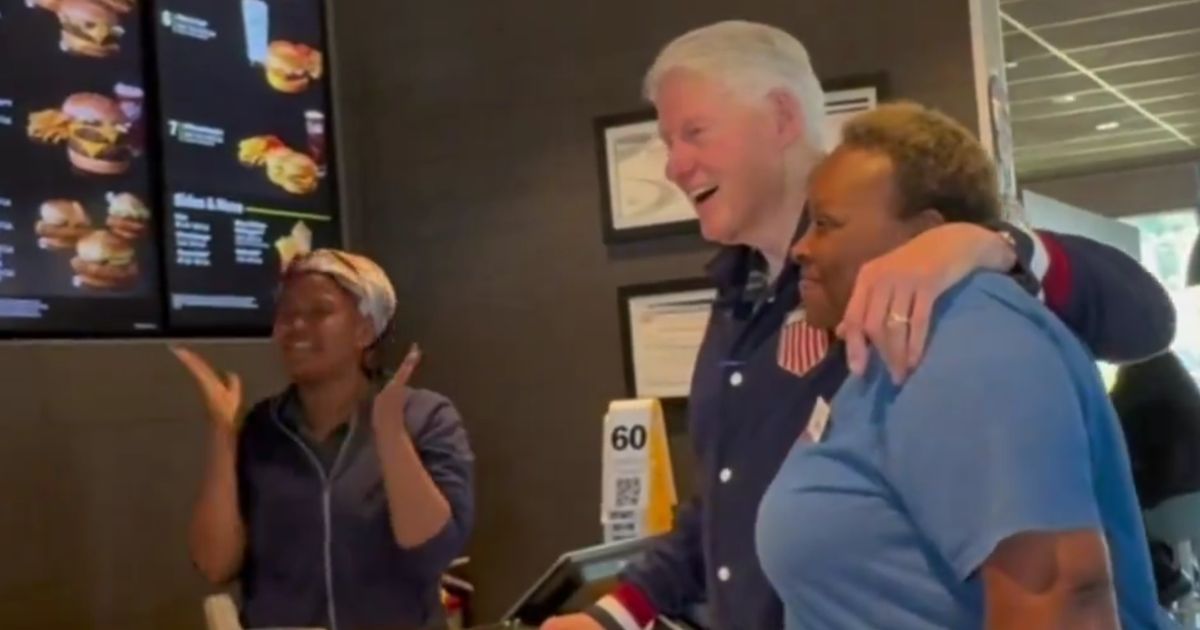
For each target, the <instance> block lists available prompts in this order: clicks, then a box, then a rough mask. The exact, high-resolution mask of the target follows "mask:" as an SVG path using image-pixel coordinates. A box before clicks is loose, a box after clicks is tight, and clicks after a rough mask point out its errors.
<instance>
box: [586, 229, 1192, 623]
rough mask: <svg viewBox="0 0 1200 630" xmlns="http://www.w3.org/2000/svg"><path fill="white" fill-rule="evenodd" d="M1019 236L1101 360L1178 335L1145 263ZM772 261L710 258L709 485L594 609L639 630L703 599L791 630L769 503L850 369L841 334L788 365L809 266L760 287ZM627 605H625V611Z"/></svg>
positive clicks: (703, 351) (718, 612) (1072, 240)
mask: <svg viewBox="0 0 1200 630" xmlns="http://www.w3.org/2000/svg"><path fill="white" fill-rule="evenodd" d="M803 227H804V226H803V225H802V226H801V231H802V230H803ZM1014 237H1017V238H1018V239H1022V238H1023V239H1026V240H1025V241H1024V242H1021V241H1020V240H1019V242H1018V247H1017V249H1018V253H1019V257H1020V260H1021V262H1022V264H1023V265H1024V266H1025V268H1026V269H1029V270H1030V271H1031V272H1036V276H1037V277H1036V279H1034V280H1033V282H1031V283H1026V284H1030V285H1031V286H1030V289H1031V290H1037V289H1038V286H1037V285H1038V281H1040V282H1041V288H1042V289H1044V290H1045V300H1046V303H1047V304H1048V305H1049V306H1050V307H1051V309H1052V310H1054V312H1055V313H1056V314H1057V315H1058V316H1059V317H1060V318H1061V319H1062V320H1063V321H1064V323H1066V324H1067V325H1068V327H1069V328H1071V329H1072V330H1073V331H1074V332H1075V333H1076V334H1077V335H1079V336H1080V338H1081V339H1082V341H1083V342H1084V343H1085V345H1087V346H1088V347H1089V348H1090V349H1091V350H1092V351H1093V352H1094V353H1095V354H1096V355H1097V356H1098V357H1100V358H1103V359H1108V360H1113V361H1125V360H1131V359H1138V358H1143V357H1147V356H1151V355H1153V354H1156V353H1158V352H1160V351H1162V350H1164V349H1165V348H1166V347H1167V346H1168V345H1169V344H1170V342H1171V339H1172V338H1173V337H1174V330H1175V315H1174V309H1173V307H1172V306H1171V303H1170V301H1169V298H1168V297H1167V294H1166V292H1165V290H1164V289H1163V288H1162V286H1161V285H1160V284H1159V283H1158V282H1157V281H1156V280H1155V279H1154V278H1153V277H1152V276H1151V275H1149V273H1147V272H1146V271H1145V270H1144V269H1143V268H1142V267H1141V265H1140V264H1139V263H1138V262H1137V261H1135V260H1133V259H1132V258H1129V257H1128V256H1126V255H1125V254H1123V253H1121V252H1120V251H1118V250H1116V249H1114V248H1111V247H1108V246H1106V245H1103V244H1100V243H1097V242H1095V241H1092V240H1089V239H1086V238H1079V237H1073V236H1067V235H1059V234H1045V233H1042V234H1040V241H1039V244H1040V245H1043V247H1044V249H1043V248H1034V244H1033V243H1031V242H1028V241H1029V239H1032V238H1038V237H1034V236H1028V235H1025V234H1024V233H1021V234H1014ZM1035 249H1036V253H1035ZM1047 250H1048V251H1047ZM1047 258H1048V262H1049V268H1048V269H1047V268H1046V267H1047ZM1039 260H1040V262H1039ZM761 266H762V261H761V257H760V256H759V255H758V254H757V253H755V252H753V251H752V250H751V249H750V248H747V247H727V248H725V249H723V250H722V252H721V253H720V254H719V255H718V256H717V258H716V259H714V261H713V262H712V263H711V264H710V266H709V274H710V275H711V277H712V279H713V281H714V283H715V284H716V286H717V288H718V297H717V301H716V303H715V304H714V307H713V311H712V315H711V316H710V318H709V323H708V329H707V332H706V333H705V337H704V341H703V343H702V345H701V347H700V352H699V356H698V358H697V361H696V368H695V373H694V375H693V378H692V385H691V394H690V398H689V404H688V414H689V433H690V437H691V443H692V447H693V449H694V452H695V454H696V457H697V467H696V471H695V474H696V487H697V492H696V494H695V496H694V497H693V498H692V499H691V501H689V502H688V503H686V504H685V505H683V506H681V508H680V510H679V513H678V515H677V518H676V523H675V528H674V529H673V531H671V532H670V533H669V534H667V535H665V536H663V537H662V538H661V540H660V541H659V542H657V543H656V545H655V546H654V547H653V548H652V549H651V550H650V551H649V552H648V553H647V554H646V556H645V557H644V558H643V559H641V560H640V561H639V562H637V563H634V564H633V565H631V566H630V568H629V569H627V570H626V572H625V574H624V575H623V584H622V586H621V587H620V588H618V590H617V591H616V592H615V593H614V595H613V596H612V597H609V598H605V600H602V602H601V603H600V605H599V606H598V609H599V610H597V609H593V611H592V612H591V614H592V615H593V617H595V618H596V619H597V620H598V621H600V622H601V624H602V625H604V626H606V627H609V628H617V627H619V628H629V627H636V626H639V625H641V622H643V621H644V620H645V619H646V618H647V617H650V618H652V617H653V615H654V614H663V615H667V616H674V617H680V618H687V616H688V614H689V612H690V611H691V609H692V607H693V606H694V605H696V604H699V603H706V604H707V609H708V610H707V612H708V617H709V619H708V621H709V622H710V623H711V627H712V628H715V629H717V630H762V629H765V628H781V627H783V617H782V605H781V604H780V602H779V599H778V597H777V596H776V595H775V592H774V590H773V589H772V588H771V586H770V584H769V583H768V582H767V580H766V577H765V576H764V574H763V572H762V568H761V567H760V566H759V563H758V558H757V556H756V554H755V546H754V526H755V518H756V515H757V513H758V504H759V502H760V501H761V499H762V496H763V493H764V492H765V491H766V488H767V486H768V485H770V483H771V481H772V479H774V477H775V474H776V473H777V472H778V469H779V466H780V464H781V463H782V462H783V460H784V458H785V456H786V455H787V453H788V451H789V450H790V449H791V447H792V445H793V444H794V443H795V441H796V439H797V437H798V436H799V435H800V434H801V432H802V431H803V430H804V428H805V425H806V424H807V422H808V418H809V417H810V416H811V415H812V411H813V405H814V404H815V402H816V400H817V398H818V397H821V398H824V399H825V400H832V399H833V395H834V394H835V393H836V392H837V390H838V388H840V387H841V385H842V382H843V381H844V380H845V378H846V376H847V369H846V365H845V363H846V362H845V356H844V350H843V348H842V344H840V343H838V344H833V346H832V347H831V349H830V351H829V353H828V354H827V355H825V357H824V359H823V360H821V361H820V362H819V363H818V364H816V365H815V367H811V368H810V369H808V370H807V372H805V373H804V374H803V375H802V376H800V375H797V374H795V373H793V372H791V371H788V370H786V369H784V368H783V367H781V365H780V362H781V353H780V332H781V329H782V328H783V327H784V324H785V322H787V319H788V316H789V315H790V314H791V313H793V312H794V311H796V309H797V308H798V307H799V306H800V295H799V290H798V286H797V280H798V278H799V267H798V266H796V265H795V264H792V263H789V264H788V265H787V266H786V267H785V268H784V270H783V271H782V272H781V274H780V277H779V278H778V279H777V281H776V282H775V283H774V284H772V285H771V286H758V288H757V289H756V288H755V285H756V284H757V285H761V284H762V282H761V280H758V281H756V280H755V278H756V277H757V278H759V279H761V277H762V275H763V274H762V272H761ZM1038 267H1041V268H1040V269H1038ZM979 334H981V335H985V334H987V331H982V330H981V331H979ZM1012 369H1014V370H1019V369H1021V366H1012ZM795 525H796V527H804V523H800V522H797V523H796V524H795ZM614 605H615V606H618V607H620V608H621V609H622V610H620V611H619V612H618V613H617V614H616V615H614V614H612V613H613V608H614ZM635 620H636V623H629V622H631V621H635Z"/></svg>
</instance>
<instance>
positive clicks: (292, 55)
mask: <svg viewBox="0 0 1200 630" xmlns="http://www.w3.org/2000/svg"><path fill="white" fill-rule="evenodd" d="M264 67H265V68H266V73H267V83H269V84H270V85H271V87H272V88H274V89H275V90H278V91H280V92H283V93H285V94H297V93H299V92H303V91H304V90H305V89H307V88H308V85H309V83H311V82H312V81H316V80H319V79H320V78H321V72H322V61H321V51H319V50H317V49H315V48H312V47H310V46H306V45H304V44H294V43H292V42H286V41H274V42H271V45H270V46H269V47H268V48H267V62H266V63H265V64H264Z"/></svg>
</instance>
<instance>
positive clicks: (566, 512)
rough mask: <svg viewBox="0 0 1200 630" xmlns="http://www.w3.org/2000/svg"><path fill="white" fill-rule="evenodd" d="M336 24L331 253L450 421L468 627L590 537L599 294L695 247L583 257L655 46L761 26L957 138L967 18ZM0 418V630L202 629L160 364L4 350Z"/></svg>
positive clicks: (824, 8) (187, 416)
mask: <svg viewBox="0 0 1200 630" xmlns="http://www.w3.org/2000/svg"><path fill="white" fill-rule="evenodd" d="M337 4H338V12H337V15H336V17H337V21H336V25H335V37H336V38H337V40H338V42H339V44H340V46H339V50H338V52H339V53H340V54H339V55H338V56H337V57H336V59H335V62H336V64H337V67H336V68H335V74H337V76H339V77H340V85H339V90H340V94H339V105H340V118H341V122H342V128H341V132H342V134H343V136H342V137H343V138H344V142H343V148H344V149H345V152H344V156H345V159H346V162H345V166H346V183H347V185H348V188H349V190H348V193H349V199H350V202H351V204H352V207H353V209H354V215H353V217H352V221H351V222H350V226H349V227H350V232H351V235H352V236H353V237H354V238H355V241H356V242H357V243H359V244H361V245H362V247H363V248H364V249H365V250H366V251H367V253H369V254H372V255H375V256H377V257H378V258H379V259H380V260H381V261H382V262H383V263H384V264H385V265H386V266H387V268H388V270H389V271H390V272H391V273H392V274H394V277H395V279H396V282H397V285H398V289H399V291H400V295H401V296H402V297H401V299H402V303H401V324H402V329H403V330H404V331H405V332H406V333H407V334H408V336H410V337H412V338H414V339H417V340H419V341H420V342H421V343H422V344H423V345H424V346H425V348H426V350H427V355H426V356H427V360H426V362H425V363H424V364H423V365H422V367H421V369H420V372H419V374H418V380H420V381H421V382H422V384H425V385H427V386H431V387H434V388H436V389H439V390H442V391H444V392H445V393H447V394H449V395H450V396H451V397H453V398H454V400H455V401H456V402H457V403H458V404H459V406H460V407H461V408H462V410H463V412H464V414H465V416H466V418H467V421H468V423H469V428H470V431H471V434H472V438H473V442H474V446H475V448H476V450H477V452H478V456H479V485H478V491H479V523H478V528H477V534H476V536H475V540H474V543H473V545H472V549H471V553H472V556H473V561H472V565H473V568H474V574H475V577H476V578H477V580H478V581H479V587H480V589H481V591H480V604H481V605H482V612H483V613H484V614H485V615H486V616H492V615H495V614H498V613H499V612H500V611H501V610H502V608H503V607H504V606H505V605H507V604H508V603H509V602H510V601H511V600H512V599H513V598H514V597H515V596H516V595H517V594H518V592H519V590H520V589H521V588H522V587H523V586H524V585H526V584H527V583H528V582H529V581H530V580H531V579H532V578H533V577H534V576H535V575H536V574H537V573H538V572H539V571H540V570H542V568H543V567H544V566H545V565H546V564H547V563H548V562H550V561H551V559H552V558H553V557H555V556H556V555H557V554H559V553H560V552H561V551H563V550H565V549H568V548H572V547H576V546H580V545H583V544H588V543H592V542H596V541H597V539H598V537H599V527H598V524H597V514H598V503H599V422H600V417H601V415H602V414H603V413H604V410H605V406H606V403H607V401H608V400H609V399H612V398H617V397H620V396H622V395H623V393H624V387H623V379H622V371H621V356H622V354H621V352H622V350H621V347H620V342H619V339H618V328H617V318H616V302H615V293H616V288H617V287H618V286H620V285H622V284H625V283H632V282H642V281H650V280H659V279H667V278H676V277H683V276H692V275H696V274H697V273H698V272H699V270H700V269H701V266H702V264H703V262H704V261H705V260H706V259H707V257H708V256H709V252H708V251H707V250H706V249H705V248H703V247H702V246H701V245H700V244H699V243H698V242H697V241H695V240H694V239H686V238H685V239H673V240H668V241H658V242H653V243H648V244H645V245H639V246H630V247H624V248H615V249H610V248H606V247H605V246H604V245H603V244H602V243H601V240H600V232H599V207H598V206H599V189H598V182H597V167H596V161H595V159H596V157H595V156H596V153H595V147H594V146H593V143H592V126H591V124H592V123H591V121H592V118H593V117H594V116H596V115H599V114H605V113H613V112H621V111H625V110H630V109H636V108H639V107H641V106H642V105H641V103H640V102H639V101H638V87H639V82H640V77H641V73H642V71H643V70H644V68H645V66H646V64H648V63H649V61H650V60H651V58H652V57H653V55H654V53H655V52H656V50H657V48H658V47H659V46H660V45H662V44H663V43H665V42H666V41H667V40H668V39H670V38H671V37H672V36H674V35H677V34H679V33H681V32H683V31H684V30H686V29H688V28H691V27H693V26H698V25H701V24H704V23H708V22H712V21H715V20H718V19H723V18H729V17H744V18H749V19H755V20H760V21H766V22H770V23H773V24H777V25H780V26H784V27H786V28H788V29H789V30H791V31H792V32H794V33H795V34H797V35H799V36H800V37H801V38H802V39H804V41H805V42H806V43H807V44H808V46H809V48H810V50H811V51H812V54H813V57H814V60H815V63H816V65H817V67H818V70H819V71H820V72H821V73H822V74H823V75H825V76H839V75H847V74H858V73H867V72H875V71H879V70H886V71H888V72H889V74H890V77H891V83H892V87H893V91H894V92H895V93H896V94H897V95H900V96H906V97H911V98H915V99H918V100H922V101H925V102H927V103H930V104H933V105H936V106H939V107H941V108H944V109H945V110H947V111H948V112H949V113H951V114H952V115H955V116H956V117H958V118H960V119H961V120H963V121H965V122H968V123H973V121H974V120H975V103H974V97H973V90H972V85H971V57H970V45H969V35H968V30H967V4H966V2H958V1H950V0H910V1H909V2H877V1H868V0H839V1H835V0H813V1H809V2H794V1H787V0H746V1H744V2H742V3H741V4H740V8H739V9H738V10H737V11H734V10H733V9H731V8H730V7H732V6H733V3H730V2H727V1H725V0H693V1H691V2H681V1H675V2H649V1H645V0H643V1H640V2H632V1H630V0H608V1H605V2H550V1H543V2H537V3H533V2H526V3H517V2H498V1H497V2H422V3H416V2H384V1H382V0H375V1H372V2H365V1H364V2H338V3H337ZM203 350H205V351H206V352H207V353H209V354H210V355H211V356H212V357H213V358H214V360H215V362H217V363H218V364H219V365H222V366H226V367H230V368H234V369H237V370H238V371H240V372H241V373H242V374H243V376H244V377H245V378H246V379H247V386H248V389H247V395H248V398H257V397H259V396H262V395H264V394H266V393H267V392H269V391H271V390H272V389H273V388H274V387H275V386H276V385H277V384H278V380H277V375H276V371H275V368H274V360H273V357H272V354H271V352H270V350H269V349H268V348H267V347H266V346H264V345H263V344H252V343H237V344H228V345H215V346H214V345H206V346H204V347H203ZM0 400H2V401H3V402H4V412H3V413H2V414H0V435H2V436H3V437H2V438H0V497H3V508H2V509H0V541H2V542H0V544H2V545H3V554H2V556H0V557H3V562H0V627H3V628H6V629H8V628H12V629H14V630H25V629H42V628H55V629H59V628H61V629H69V630H84V629H89V628H96V629H106V630H107V629H112V630H117V629H119V630H152V629H153V630H162V629H163V628H171V629H172V630H177V629H178V630H189V629H193V628H200V627H201V616H200V608H199V605H200V598H201V595H202V594H203V593H204V588H203V586H202V585H201V584H200V583H199V581H198V580H197V579H196V578H195V577H194V576H193V574H192V572H191V569H190V567H189V565H188V562H187V560H186V553H185V549H184V536H185V532H184V529H185V523H186V520H187V511H188V505H189V503H190V501H191V499H192V496H193V493H194V489H195V484H196V480H197V479H198V477H199V475H200V464H201V462H202V458H203V447H204V445H203V437H204V428H203V422H204V420H203V414H202V411H201V410H200V407H199V400H198V397H197V395H196V393H195V390H194V388H193V387H192V384H191V383H190V381H188V380H187V377H186V375H185V374H184V373H183V372H182V370H181V369H179V368H178V367H177V366H176V365H175V364H174V363H173V361H172V359H171V357H170V356H169V355H168V354H167V353H166V349H165V347H164V345H163V344H161V343H137V344H132V343H124V344H122V343H117V344H86V345H84V344H64V345H4V346H0ZM685 439H686V438H685V436H681V435H677V436H676V438H675V440H674V442H675V447H674V450H675V458H676V463H677V464H678V465H679V466H680V469H681V473H685V472H686V469H687V468H688V461H689V456H688V453H687V448H686V442H685ZM680 484H681V486H683V487H685V488H686V487H688V486H689V485H690V484H689V483H688V479H687V478H686V476H684V477H683V478H682V479H681V480H680Z"/></svg>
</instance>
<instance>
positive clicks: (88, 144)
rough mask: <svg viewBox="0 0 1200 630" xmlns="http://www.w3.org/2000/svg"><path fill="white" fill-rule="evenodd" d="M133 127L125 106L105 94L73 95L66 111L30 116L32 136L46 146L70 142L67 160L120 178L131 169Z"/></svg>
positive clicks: (84, 170)
mask: <svg viewBox="0 0 1200 630" xmlns="http://www.w3.org/2000/svg"><path fill="white" fill-rule="evenodd" d="M129 130H130V125H129V122H128V120H127V118H126V117H125V113H124V112H123V111H122V110H121V107H120V106H119V105H118V104H117V102H116V101H114V100H113V99H111V98H109V97H107V96H104V95H102V94H93V93H88V92H85V93H79V94H72V95H71V96H70V97H68V98H67V100H66V101H65V102H64V103H63V105H62V109H48V110H43V111H39V112H35V113H33V114H30V116H29V126H28V129H27V132H28V134H29V137H30V138H32V139H34V140H36V141H38V142H42V143H46V144H60V143H62V142H63V141H64V140H65V141H66V142H67V157H68V159H69V160H70V162H71V165H72V166H74V167H75V168H77V169H79V170H80V171H83V172H86V173H93V174H96V175H119V174H121V173H124V172H125V171H127V170H129V162H130V160H131V159H132V157H133V155H132V150H131V148H130V141H129Z"/></svg>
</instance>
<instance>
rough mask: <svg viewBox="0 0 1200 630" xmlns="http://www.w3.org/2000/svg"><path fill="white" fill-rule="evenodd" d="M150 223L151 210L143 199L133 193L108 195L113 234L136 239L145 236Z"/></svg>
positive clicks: (109, 216)
mask: <svg viewBox="0 0 1200 630" xmlns="http://www.w3.org/2000/svg"><path fill="white" fill-rule="evenodd" d="M149 223H150V210H148V209H147V208H146V204H144V203H142V200H141V199H138V198H137V196H135V195H133V194H131V193H119V194H116V195H113V194H110V195H109V196H108V222H107V225H108V229H109V231H111V232H112V233H113V235H115V236H117V237H120V238H123V239H125V240H127V241H136V240H137V239H139V238H141V237H142V236H145V234H146V227H147V226H148V225H149Z"/></svg>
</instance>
